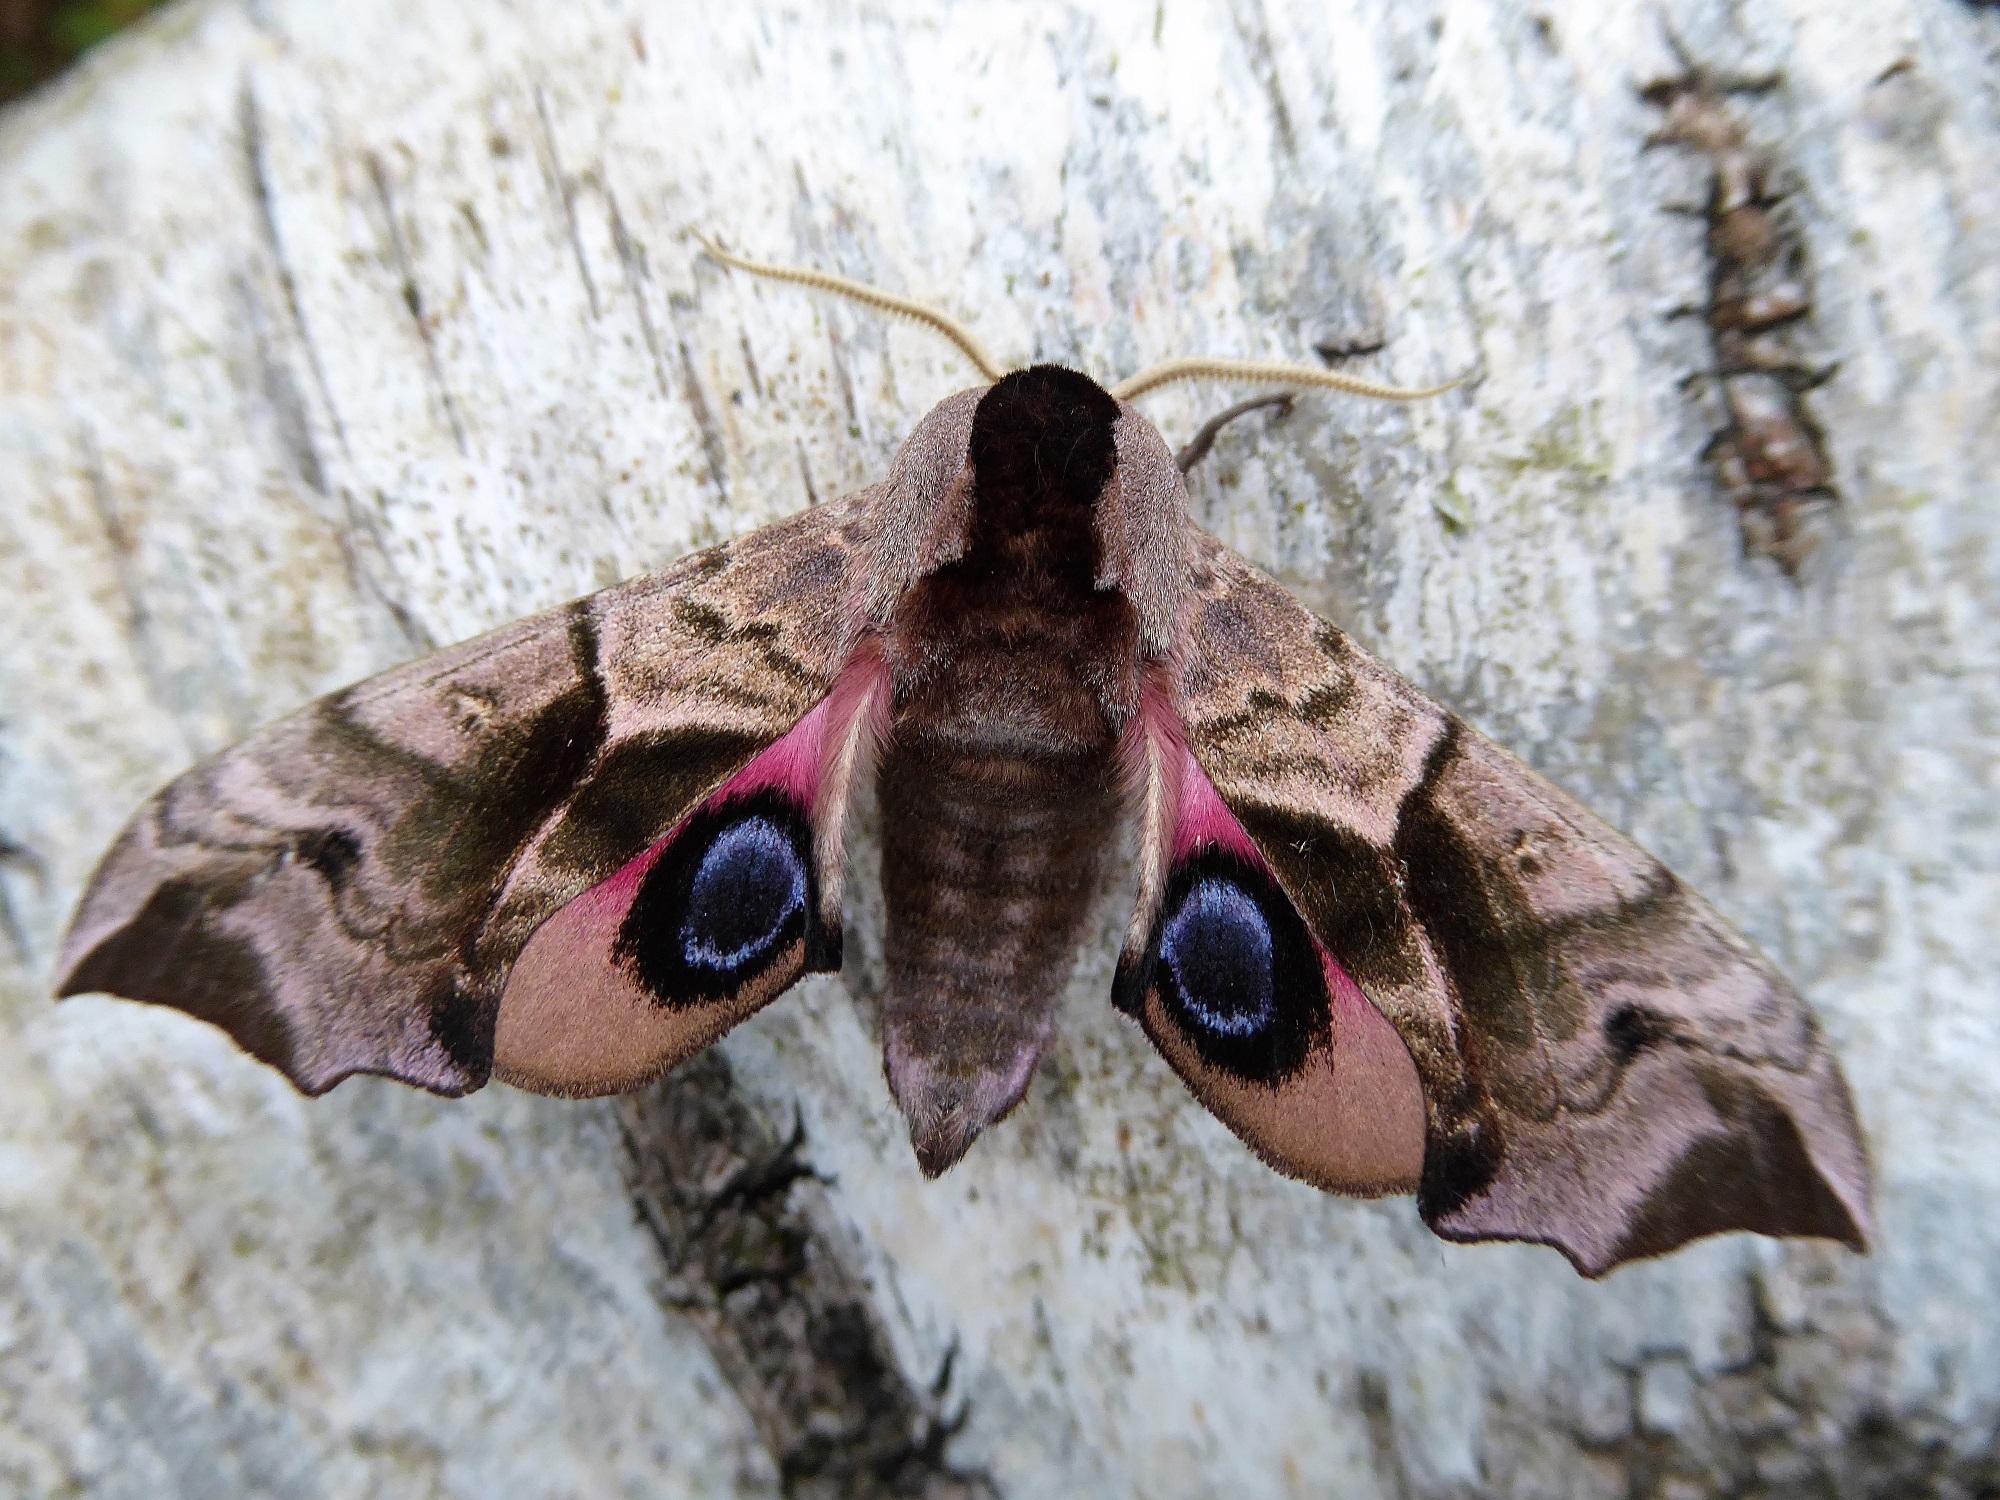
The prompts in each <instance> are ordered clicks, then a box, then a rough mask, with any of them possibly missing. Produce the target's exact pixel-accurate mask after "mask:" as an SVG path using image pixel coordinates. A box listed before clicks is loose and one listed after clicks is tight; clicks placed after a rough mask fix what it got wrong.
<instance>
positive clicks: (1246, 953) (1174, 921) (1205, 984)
mask: <svg viewBox="0 0 2000 1500" xmlns="http://www.w3.org/2000/svg"><path fill="white" fill-rule="evenodd" d="M1272 946H1273V945H1272V942H1271V924H1270V922H1269V921H1267V920H1266V919H1265V916H1264V912H1263V910H1262V908H1260V907H1259V906H1258V904H1257V903H1256V902H1255V901H1253V900H1252V899H1251V898H1250V897H1249V895H1247V894H1246V893H1245V892H1244V891H1243V889H1242V888H1241V887H1240V886H1237V885H1235V884H1233V883H1231V882H1229V881H1226V880H1220V879H1216V878H1214V877H1208V878H1204V879H1202V880H1199V881H1197V882H1196V883H1195V884H1194V886H1193V887H1192V888H1191V889H1190V890H1189V891H1188V893H1187V896H1186V898H1185V899H1183V900H1182V902H1181V904H1180V906H1179V907H1178V908H1177V909H1176V910H1175V912H1174V914H1173V916H1172V917H1171V918H1169V919H1168V921H1167V924H1166V927H1165V929H1164V930H1163V931H1162V932H1161V933H1160V963H1161V965H1162V967H1163V968H1165V970H1166V972H1167V977H1168V979H1169V981H1170V982H1171V983H1172V985H1173V987H1174V989H1175V991H1176V992H1177V993H1178V995H1179V998H1180V1001H1181V1005H1182V1006H1183V1007H1184V1009H1185V1012H1186V1014H1187V1016H1188V1019H1190V1020H1192V1021H1194V1022H1196V1023H1197V1024H1198V1025H1201V1026H1203V1027H1205V1028H1207V1029H1208V1030H1209V1031H1210V1032H1212V1033H1214V1034H1215V1035H1216V1036H1220V1037H1251V1036H1255V1035H1257V1034H1258V1033H1259V1032H1261V1031H1263V1030H1264V1029H1265V1028H1266V1027H1268V1026H1269V1025H1270V1024H1271V1022H1272V1019H1273V1018H1274V1016H1275V1015H1276V1012H1277V982H1276V975H1275V973H1274V965H1273V961H1272V959H1273V953H1272Z"/></svg>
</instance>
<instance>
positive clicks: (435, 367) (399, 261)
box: [367, 151, 472, 458]
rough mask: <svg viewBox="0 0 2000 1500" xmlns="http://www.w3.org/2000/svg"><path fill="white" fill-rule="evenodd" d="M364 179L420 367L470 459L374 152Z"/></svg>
mask: <svg viewBox="0 0 2000 1500" xmlns="http://www.w3.org/2000/svg"><path fill="white" fill-rule="evenodd" d="M367 163H368V179H369V181H370V182H372V183H373V184H374V185H375V201H376V204H377V205H378V206H379V207H380V208H381V210H382V222H383V224H384V226H385V227H386V228H387V230H388V234H389V255H390V259H391V260H392V261H394V263H395V267H396V274H397V275H398V276H400V277H401V278H402V281H403V286H402V293H403V308H404V310H405V311H406V312H408V313H409V315H410V321H411V322H412V323H414V324H415V325H416V329H417V338H418V339H419V340H420V341H421V342H422V344H423V346H424V365H425V367H426V368H427V369H428V370H429V371H430V377H431V387H432V389H433V390H435V391H436V392H437V398H438V403H439V404H440V405H441V406H443V408H444V414H445V420H446V421H447V422H449V423H450V425H451V435H452V438H453V439H454V440H455V441H456V442H457V444H458V451H459V453H460V454H461V455H463V456H464V457H467V458H470V457H471V456H472V451H471V449H470V448H469V447H468V446H467V444H466V440H465V423H464V422H462V421H461V420H459V415H458V403H457V402H456V401H454V400H452V398H451V388H450V387H449V386H447V385H446V384H445V380H444V366H443V365H442V364H441V363H440V362H439V360H438V352H437V335H436V334H435V333H433V332H432V331H431V325H430V319H429V318H428V317H426V316H425V314H424V294H423V291H422V289H421V288H420V287H418V285H417V268H416V265H415V263H414V262H413V261H412V260H411V258H410V247H409V244H408V243H407V242H406V241H405V240H404V238H403V226H402V222H401V221H400V220H399V219H398V218H397V217H396V200H395V195H394V194H393V193H392V192H391V191H390V189H389V174H388V172H387V170H386V169H385V168H384V167H383V165H382V158H381V157H379V156H377V155H375V153H374V152H372V151H371V152H369V153H368V154H367Z"/></svg>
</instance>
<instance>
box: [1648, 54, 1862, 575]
mask: <svg viewBox="0 0 2000 1500" xmlns="http://www.w3.org/2000/svg"><path fill="white" fill-rule="evenodd" d="M1675 50H1676V51H1677V52H1679V51H1680V49H1679V48H1678V46H1676V49H1675ZM1680 59H1681V62H1682V65H1683V67H1682V71H1681V72H1680V73H1679V74H1678V75H1677V76H1675V77H1672V78H1665V79H1660V80H1658V81H1656V82H1653V83H1650V84H1647V85H1646V86H1645V87H1644V88H1643V89H1642V90H1641V91H1640V92H1641V93H1642V94H1643V96H1644V97H1645V98H1646V100H1647V101H1648V102H1649V103H1651V104H1654V105H1656V106H1658V107H1659V108H1660V109H1662V110H1664V111H1665V112H1666V118H1665V120H1664V122H1663V123H1662V124H1661V126H1660V128H1659V130H1658V131H1656V132H1655V133H1654V134H1653V136H1652V137H1651V139H1649V140H1648V141H1647V143H1646V144H1647V146H1648V147H1652V146H1679V147H1682V148H1684V149H1686V150H1690V151H1695V152H1698V153H1699V154H1700V155H1701V156H1702V157H1704V158H1705V159H1706V162H1707V165H1708V173H1709V181H1708V198H1707V201H1706V202H1705V203H1704V204H1703V205H1701V207H1700V208H1699V209H1697V210H1694V212H1697V213H1699V215H1700V216H1701V218H1702V219H1703V220H1704V222H1705V223H1706V225H1707V228H1708V234H1707V249H1708V272H1709V278H1708V296H1707V300H1706V301H1705V302H1704V303H1701V304H1698V305H1693V306H1688V307H1683V308H1679V309H1676V315H1677V316H1680V315H1686V316H1698V317H1700V318H1701V319H1702V320H1703V321H1704V322H1705V323H1707V325H1708V330H1709V347H1710V351H1711V355H1712V363H1711V365H1710V367H1709V368H1708V369H1707V370H1705V371H1702V372H1700V373H1699V374H1698V375H1697V376H1695V377H1694V380H1693V382H1691V383H1699V384H1701V385H1704V386H1706V387H1708V388H1709V389H1710V390H1711V391H1712V392H1713V394H1714V397H1715V399H1716V404H1717V406H1718V407H1719V409H1720V415H1721V418H1722V423H1723V425H1722V426H1721V428H1720V429H1719V430H1718V431H1717V432H1716V434H1715V436H1714V437H1713V438H1712V439H1710V441H1709V444H1708V447H1707V448H1706V449H1705V450H1704V451H1703V453H1702V457H1704V458H1705V459H1707V460H1708V462H1709V463H1710V465H1711V466H1712V467H1713V468H1714V471H1715V477H1716V482H1717V483H1718V484H1719V485H1720V486H1721V487H1722V491H1723V493H1724V494H1725V495H1726V496H1728V498H1729V499H1730V501H1731V502H1732V503H1733V504H1734V505H1735V506H1736V514H1737V522H1738V525H1739V526H1740V527H1741V530H1742V536H1743V549H1744V551H1745V552H1746V553H1749V554H1750V555H1752V556H1762V557H1768V558H1770V559H1772V560H1773V561H1774V562H1776V563H1777V564H1778V566H1779V567H1780V568H1782V569H1784V571H1785V573H1786V574H1787V575H1788V576H1790V577H1793V578H1796V577H1797V576H1798V574H1799V570H1800V569H1801V568H1802V567H1803V566H1804V565H1805V561H1806V559H1807V558H1808V557H1810V556H1811V555H1812V554H1813V553H1814V552H1815V551H1816V550H1818V548H1819V546H1820V545H1821V543H1822V542H1823V541H1824V540H1825V531H1826V526H1825V522H1826V519H1827V516H1828V514H1829V512H1830V511H1831V510H1832V508H1833V507H1834V506H1835V505H1837V504H1838V503H1839V500H1840V496H1839V492H1838V491H1837V490H1836V489H1835V487H1834V483H1833V470H1832V465H1831V464H1830V462H1829V461H1828V458H1827V452H1826V438H1825V434H1824V433H1823V432H1822V431H1821V429H1820V426H1819V424H1818V422H1816V421H1815V420H1814V418H1813V414H1812V411H1811V408H1810V407H1809V406H1808V405H1807V402H1806V393H1807V392H1808V391H1810V390H1811V389H1812V388H1813V387H1814V386H1816V385H1819V384H1821V383H1823V382H1824V381H1826V380H1827V379H1829V378H1831V376H1832V375H1833V373H1834V372H1833V369H1832V367H1825V368H1816V367H1815V366H1814V365H1813V364H1812V363H1811V362H1810V361H1809V359H1808V358H1807V355H1806V352H1805V350H1804V348H1803V347H1802V346H1803V343H1804V339H1803V337H1802V335H1803V332H1804V328H1805V324H1806V321H1807V319H1808V318H1809V317H1810V316H1811V313H1812V291H1811V283H1810V267H1809V264H1808V260H1807V255H1806V246H1805V241H1804V238H1803V237H1802V235H1801V234H1800V232H1799V227H1798V225H1797V224H1796V223H1795V222H1794V221H1793V219H1792V216H1791V215H1790V214H1788V213H1787V212H1786V211H1785V208H1784V198H1785V193H1784V191H1783V190H1782V188H1781V187H1780V186H1779V184H1778V170H1777V166H1776V163H1775V161H1774V159H1773V157H1772V156H1771V154H1770V153H1769V152H1768V151H1766V150H1763V149H1761V148H1759V147H1757V146H1755V145H1753V144H1752V143H1751V141H1750V135H1749V129H1748V127H1747V126H1746V125H1745V123H1744V121H1743V119H1742V117H1741V115H1740V114H1739V113H1738V111H1737V110H1736V109H1735V108H1734V107H1733V106H1732V104H1731V103H1730V98H1731V96H1732V95H1745V94H1762V93H1768V92H1769V91H1771V90H1772V89H1774V88H1776V87H1777V86H1778V84H1779V78H1778V76H1777V75H1776V74H1770V75H1758V76H1754V77H1753V76H1746V75H1734V74H1727V73H1720V72H1716V71H1714V70H1712V69H1708V68H1705V67H1703V66H1701V65H1700V64H1698V63H1696V62H1694V61H1693V60H1692V59H1691V58H1689V57H1688V56H1687V55H1686V54H1685V53H1684V52H1682V53H1680Z"/></svg>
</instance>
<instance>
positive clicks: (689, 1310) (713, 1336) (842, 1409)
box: [618, 1052, 999, 1500]
mask: <svg viewBox="0 0 2000 1500" xmlns="http://www.w3.org/2000/svg"><path fill="white" fill-rule="evenodd" d="M618 1120H619V1127H620V1130H621V1132H622V1134H623V1136H624V1140H625V1148H626V1151H625V1180H626V1184H627V1187H628V1188H629V1190H630V1192H631V1195H632V1202H633V1206H634V1207H635V1208H636V1209H637V1211H638V1214H639V1217H640V1219H641V1221H642V1222H643V1223H644V1224H645V1225H646V1227H647V1229H648V1230H650V1231H651V1233H652V1236H653V1239H654V1242H655V1243H656V1244H658V1246H659V1247H660V1253H661V1256H662V1257H663V1259H664V1260H665V1262H666V1270H667V1277H666V1284H665V1290H664V1292H663V1301H664V1302H665V1303H666V1305H667V1306H668V1307H670V1308H671V1309H672V1310H673V1311H674V1312H676V1313H678V1314H680V1315H682V1316H684V1317H687V1318H690V1319H692V1320H693V1322H694V1324H695V1326H696V1327H697V1328H699V1329H700V1330H701V1333H702V1336H703V1338H704V1339H705V1340H706V1341H707V1343H708V1346H709V1349H710V1351H711V1352H712V1353H713V1354H714V1355H715V1360H716V1363H717V1365H718V1366H719V1367H720V1368H721V1370H722V1373H723V1375H724V1377H725V1378H727V1380H728V1381H729V1383H730V1385H731V1387H733V1388H734V1390H735V1392H736V1395H737V1397H738V1399H740V1400H741V1401H742V1403H743V1405H744V1407H745V1408H746V1409H747V1410H748V1411H749V1413H750V1417H751V1420H752V1421H753V1422H754V1423H755V1424H756V1427H757V1431H758V1433H759V1435H760V1436H761V1437H762V1439H763V1441H764V1443H765V1445H766V1447H767V1448H768V1449H769V1450H770V1453H771V1457H772V1459H773V1461H774V1462H775V1463H776V1465H777V1469H778V1474H779V1481H780V1485H781V1488H782V1490H783V1493H784V1494H786V1495H787V1496H792V1497H797V1500H889V1497H914V1500H975V1497H977V1500H997V1497H998V1495H999V1490H998V1489H997V1487H996V1486H995V1485H994V1483H993V1481H992V1479H991V1478H990V1477H989V1476H988V1475H986V1474H984V1473H983V1472H977V1471H971V1470H965V1469H960V1468H958V1467H956V1466H954V1465H953V1464H952V1463H951V1462H950V1461H949V1460H948V1459H947V1457H946V1454H945V1449H946V1447H947V1445H948V1444H949V1443H950V1441H951V1438H952V1436H953V1434H955V1433H956V1432H957V1431H958V1430H959V1428H960V1427H961V1426H962V1425H963V1423H964V1420H965V1410H964V1407H963V1406H962V1405H961V1406H959V1407H958V1408H957V1409H956V1410H948V1409H947V1406H948V1403H947V1402H946V1399H945V1397H946V1393H947V1391H948V1390H949V1388H950V1381H951V1360H950V1358H949V1357H947V1358H946V1360H945V1363H944V1367H943V1368H942V1369H941V1370H940V1371H939V1372H938V1376H937V1379H936V1380H935V1381H934V1382H932V1383H931V1384H930V1385H929V1387H928V1388H926V1387H924V1386H920V1385H917V1384H914V1383H912V1382H911V1381H910V1380H908V1379H907V1378H905V1376H904V1375H903V1373H902V1371H901V1370H900V1369H898V1368H897V1365H896V1360H895V1355H894V1353H893V1351H892V1350H891V1348H890V1344H889V1338H888V1333H887V1330H886V1329H884V1328H883V1326H882V1323H881V1320H880V1318H879V1317H878V1316H877V1315H876V1312H875V1310H874V1307H873V1304H872V1302H871V1300H870V1297H869V1293H868V1288H867V1287H866V1285H865V1284H864V1283H863V1281H862V1279H861V1277H860V1276H859V1275H858V1274H857V1273H856V1272H855V1271H854V1270H853V1269H852V1268H851V1267H850V1266H848V1265H847V1264H846V1262H845V1260H844V1259H843V1257H842V1255H841V1253H840V1251H839V1249H838V1247H837V1246H836V1245H835V1244H833V1243H832V1241H831V1238H830V1237H829V1236H828V1235H827V1234H826V1233H825V1232H824V1231H823V1230H822V1229H821V1228H820V1227H819V1225H818V1223H817V1222H816V1221H815V1210H816V1209H817V1208H818V1207H820V1205H819V1204H818V1203H817V1202H816V1201H815V1200H817V1199H820V1198H822V1197H823V1196H824V1193H825V1189H824V1187H823V1186H821V1179H820V1178H819V1177H818V1175H817V1174H816V1173H815V1172H814V1171H813V1169H812V1167H811V1165H810V1164H809V1163H808V1162H807V1160H806V1159H805V1156H804V1149H805V1133H804V1130H803V1128H802V1127H799V1126H796V1125H795V1126H794V1127H793V1130H792V1132H791V1135H790V1138H789V1139H780V1138H779V1137H778V1135H777V1134H776V1133H775V1132H773V1131H771V1130H769V1129H767V1128H766V1127H765V1126H764V1124H763V1123H762V1122H761V1121H760V1120H758V1119H757V1117H756V1115H755V1114H754V1113H753V1112H752V1111H751V1109H750V1108H749V1106H748V1105H747V1104H746V1103H745V1102H744V1101H743V1099H742V1098H741V1097H740V1096H739V1095H738V1094H737V1092H736V1088H735V1083H734V1080H733V1078H732V1076H731V1073H730V1069H729V1064H728V1062H727V1061H726V1060H725V1059H724V1058H723V1057H722V1055H721V1054H720V1053H717V1052H708V1053H705V1054H703V1055H702V1056H700V1057H698V1058H696V1059H695V1060H694V1061H692V1062H690V1063H688V1064H686V1065H685V1066H684V1067H682V1068H680V1069H679V1070H677V1071H676V1072H675V1073H674V1074H673V1076H672V1077H670V1078H667V1079H665V1080H663V1081H662V1082H660V1083H658V1084H655V1085H654V1086H653V1087H652V1088H650V1089H647V1090H646V1091H644V1092H643V1093H639V1094H633V1095H628V1096H627V1097H626V1098H624V1099H622V1100H620V1101H619V1104H618Z"/></svg>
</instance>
